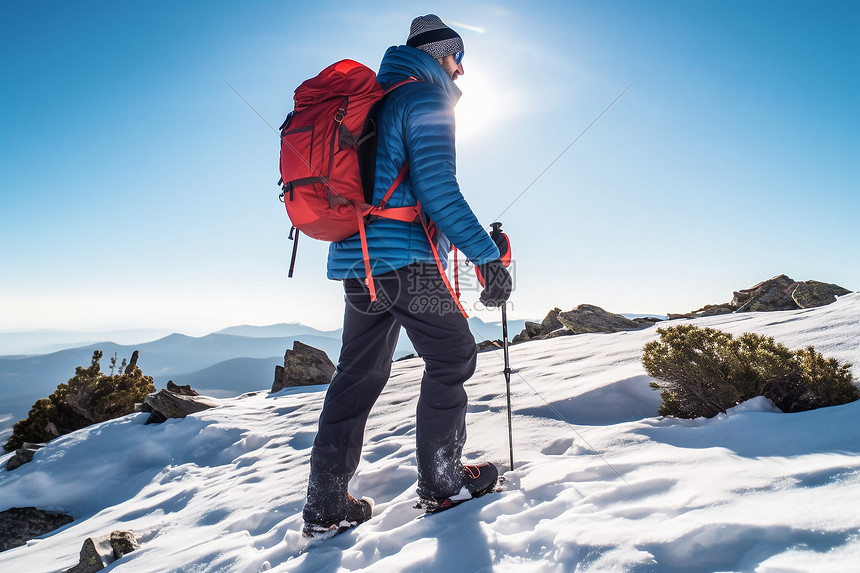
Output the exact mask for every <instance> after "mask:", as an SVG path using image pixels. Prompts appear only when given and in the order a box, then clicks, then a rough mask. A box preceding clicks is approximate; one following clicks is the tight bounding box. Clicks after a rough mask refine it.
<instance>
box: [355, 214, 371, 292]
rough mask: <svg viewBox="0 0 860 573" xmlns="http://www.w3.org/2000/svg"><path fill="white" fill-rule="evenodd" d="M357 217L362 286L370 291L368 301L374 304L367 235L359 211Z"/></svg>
mask: <svg viewBox="0 0 860 573" xmlns="http://www.w3.org/2000/svg"><path fill="white" fill-rule="evenodd" d="M355 215H356V217H358V235H359V237H360V238H361V255H362V257H363V258H364V284H366V285H367V289H368V290H369V291H370V300H372V301H374V302H376V286H375V285H374V284H373V274H371V272H370V253H369V252H368V250H367V233H365V231H364V217H362V215H361V213H360V212H359V211H356V212H355Z"/></svg>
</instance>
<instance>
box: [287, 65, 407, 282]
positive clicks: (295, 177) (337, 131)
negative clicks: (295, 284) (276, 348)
mask: <svg viewBox="0 0 860 573" xmlns="http://www.w3.org/2000/svg"><path fill="white" fill-rule="evenodd" d="M410 81H417V80H416V79H415V78H410V79H408V80H405V81H403V82H400V83H398V84H395V85H394V86H392V87H390V88H389V89H388V90H383V89H382V87H381V86H380V85H379V83H378V82H377V81H376V74H375V73H374V72H373V70H371V69H370V68H368V67H366V66H364V65H362V64H360V63H358V62H355V61H353V60H341V61H340V62H337V63H335V64H332V65H331V66H329V67H327V68H326V69H324V70H323V71H322V72H320V73H319V75H318V76H316V77H314V78H311V79H309V80H307V81H305V82H304V83H302V85H300V86H299V87H298V88H296V93H295V97H294V100H295V109H294V110H293V111H292V112H291V113H290V114H289V115H288V116H287V119H286V120H285V121H284V123H283V124H282V125H281V130H280V131H281V158H280V171H281V181H280V183H281V185H282V189H283V190H282V193H281V199H282V200H283V202H284V204H285V205H286V208H287V214H288V215H289V217H290V221H291V222H292V224H293V227H294V230H298V231H301V232H302V233H304V234H306V235H307V236H309V237H312V238H314V239H319V240H322V241H341V240H343V239H346V238H347V237H350V236H352V235H355V234H356V233H360V234H361V239H362V250H363V251H364V252H365V267H366V269H367V271H368V276H369V268H367V267H369V261H368V257H367V242H366V237H365V233H364V223H365V221H366V220H367V219H368V218H369V217H370V216H371V215H372V216H374V217H385V218H388V219H397V220H401V221H408V222H412V221H414V220H415V219H416V217H417V216H418V211H417V209H416V208H415V207H402V208H386V207H385V203H386V202H387V201H388V199H389V198H390V197H391V195H392V194H393V193H394V191H395V189H397V186H398V185H399V184H400V182H401V181H402V180H403V178H404V177H405V176H406V173H407V172H408V170H409V165H408V164H407V163H404V165H403V167H402V168H401V170H400V173H398V175H397V177H396V178H395V180H394V181H393V182H392V183H391V185H390V187H389V188H388V191H387V192H386V193H385V196H384V198H383V199H382V201H381V202H380V203H379V204H378V205H376V206H374V205H371V204H370V201H371V200H372V199H371V196H372V194H373V171H374V168H375V162H376V157H375V136H376V131H375V121H372V122H369V121H368V117H369V116H371V117H372V116H373V115H375V113H376V109H373V108H374V105H375V104H377V103H378V102H381V101H382V98H383V96H385V95H386V94H387V93H389V92H391V91H392V90H393V89H395V88H397V87H399V86H400V85H403V84H405V83H408V82H410ZM372 109H373V112H372ZM290 237H291V238H293V241H294V244H293V261H292V262H291V264H290V276H292V271H293V267H294V264H295V248H296V245H297V244H298V235H295V237H294V236H293V232H291V233H290Z"/></svg>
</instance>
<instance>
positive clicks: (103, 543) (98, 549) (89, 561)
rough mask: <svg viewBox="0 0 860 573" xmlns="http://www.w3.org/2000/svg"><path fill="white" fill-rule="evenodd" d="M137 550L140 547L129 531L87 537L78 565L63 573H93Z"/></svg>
mask: <svg viewBox="0 0 860 573" xmlns="http://www.w3.org/2000/svg"><path fill="white" fill-rule="evenodd" d="M137 549H140V545H139V544H138V543H137V540H136V539H135V538H134V534H133V533H132V532H131V531H112V532H111V534H110V535H101V536H99V537H88V538H86V539H85V540H84V544H83V546H82V547H81V553H80V557H79V558H78V564H77V565H75V566H74V567H72V568H70V569H66V570H65V571H64V572H63V573H95V572H96V571H101V570H102V569H104V568H105V567H107V566H108V565H110V564H111V563H113V562H114V561H116V560H117V559H120V558H122V557H123V556H124V555H127V554H128V553H131V552H132V551H135V550H137Z"/></svg>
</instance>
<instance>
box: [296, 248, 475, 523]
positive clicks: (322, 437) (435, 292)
mask: <svg viewBox="0 0 860 573" xmlns="http://www.w3.org/2000/svg"><path fill="white" fill-rule="evenodd" d="M374 284H375V285H376V292H377V301H376V302H371V300H370V294H369V292H368V289H367V287H366V286H365V284H364V281H363V280H359V279H347V280H345V281H344V290H345V292H346V296H345V300H346V310H345V312H344V320H343V346H342V347H341V351H340V358H339V359H338V364H337V370H336V371H335V374H334V376H333V378H332V381H331V384H330V386H329V389H328V392H327V393H326V397H325V402H324V404H323V410H322V414H321V415H320V420H319V430H318V432H317V436H316V439H315V440H314V447H313V451H312V453H311V464H310V466H311V472H310V478H309V480H308V499H307V503H306V505H305V509H304V519H305V521H311V522H322V521H325V520H328V519H338V518H339V517H340V516H341V515H342V514H343V511H344V504H345V503H346V499H347V497H346V496H347V483H348V482H349V480H350V478H351V477H352V475H353V474H354V473H355V469H356V467H357V466H358V462H359V459H360V458H361V448H362V444H363V442H364V428H365V424H366V422H367V417H368V415H369V414H370V409H371V407H372V406H373V404H374V403H375V402H376V400H377V398H378V397H379V395H380V393H381V392H382V389H383V388H384V387H385V384H386V382H387V381H388V376H389V374H390V372H391V361H392V358H393V356H394V348H395V345H396V344H397V338H398V335H399V333H400V327H401V325H402V326H403V327H404V328H405V330H406V333H407V335H408V336H409V339H410V340H411V341H412V344H413V346H414V347H415V350H416V351H417V352H418V355H419V356H420V357H421V358H422V359H423V360H424V375H423V377H422V379H421V390H420V395H419V398H418V408H417V414H416V416H417V417H416V457H417V461H418V495H419V496H421V497H425V498H429V497H433V498H438V499H443V498H445V497H448V496H450V495H453V494H455V493H456V492H458V491H459V490H460V487H461V485H462V467H461V463H460V455H461V453H462V451H463V444H464V443H465V441H466V406H467V398H466V392H465V390H464V389H463V384H464V382H465V381H466V380H468V379H469V377H470V376H472V374H473V373H474V372H475V362H476V355H477V350H476V347H475V339H474V337H473V336H472V333H471V331H470V330H469V325H468V323H467V321H466V319H465V317H464V316H463V315H462V314H461V313H460V311H459V309H458V308H457V306H456V304H455V303H454V300H453V298H452V297H451V294H450V293H449V292H448V290H447V288H446V287H445V284H444V283H443V282H442V278H441V277H440V276H439V271H438V270H437V269H436V266H435V265H433V264H427V263H415V264H412V265H409V266H407V267H404V268H401V269H398V270H395V271H392V272H389V273H386V274H383V275H379V276H375V277H374ZM357 493H358V492H357Z"/></svg>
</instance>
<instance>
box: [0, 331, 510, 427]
mask: <svg viewBox="0 0 860 573" xmlns="http://www.w3.org/2000/svg"><path fill="white" fill-rule="evenodd" d="M524 324H525V321H524V320H510V321H508V334H509V337H513V335H514V334H516V333H518V332H520V330H522V329H523V327H524ZM469 326H470V327H471V329H472V332H473V333H474V335H475V338H476V339H477V340H478V341H479V342H480V341H482V340H495V339H500V338H501V333H502V329H501V324H500V323H485V322H483V321H482V320H480V319H478V318H470V319H469ZM133 332H140V333H141V335H142V336H145V335H146V333H147V332H148V333H151V332H153V331H122V333H121V334H122V335H123V336H125V337H128V336H129V335H130V334H131V333H133ZM63 334H64V333H61V332H56V331H51V332H42V333H38V332H32V333H16V334H3V335H0V343H3V342H4V341H10V340H16V339H15V338H14V337H15V336H18V337H19V338H18V339H17V340H18V342H17V343H16V344H17V346H18V347H19V348H23V347H24V346H26V345H29V347H32V348H46V347H54V348H59V350H56V351H52V352H47V353H37V352H32V353H26V354H16V355H0V436H3V435H4V434H5V433H6V431H7V430H8V428H9V427H11V425H12V423H14V422H15V421H17V420H19V419H21V418H24V417H26V416H27V412H28V411H29V409H30V407H31V406H32V405H33V403H34V402H35V401H36V400H38V399H39V398H45V397H47V396H48V395H50V394H51V393H52V392H53V391H54V390H55V389H56V387H57V385H58V384H60V383H62V382H66V381H67V380H68V379H69V378H71V377H72V376H73V375H74V374H75V368H76V367H77V366H87V365H89V364H90V361H91V360H92V356H93V352H94V351H95V350H101V351H102V352H103V353H104V357H103V358H102V361H101V367H102V371H103V372H107V371H108V369H109V367H110V358H111V357H112V356H114V354H116V356H117V359H118V361H122V359H123V358H130V357H131V354H132V352H134V351H135V350H137V351H139V353H140V358H139V360H138V366H140V368H141V370H142V371H143V373H144V374H146V375H148V376H152V377H153V378H154V379H155V385H156V387H157V388H163V387H164V386H165V385H166V384H167V381H168V380H173V381H174V382H176V383H177V384H190V385H191V387H192V388H194V389H195V390H197V391H198V392H200V393H201V394H207V395H210V396H214V397H229V396H236V395H238V394H241V393H243V392H249V391H253V390H262V389H267V388H270V387H271V385H272V381H273V379H274V372H275V366H276V365H278V364H282V363H283V356H284V352H285V351H286V350H287V349H289V348H292V346H293V342H295V341H296V340H300V341H301V342H303V343H305V344H309V345H311V346H314V347H316V348H319V349H321V350H323V351H324V352H325V353H326V354H328V355H329V357H330V358H331V359H332V362H336V361H337V355H338V352H339V351H340V344H341V330H332V331H322V330H317V329H314V328H311V327H309V326H305V325H302V324H273V325H270V326H249V325H244V326H232V327H229V328H225V329H223V330H220V331H218V332H215V333H212V334H208V335H206V336H201V337H193V336H186V335H184V334H175V333H174V334H169V335H167V336H163V337H162V338H158V339H157V340H152V341H151V342H144V343H141V344H117V343H115V342H107V341H106V342H90V343H84V344H81V343H77V344H76V341H79V340H81V337H84V338H83V339H84V340H86V337H88V336H92V333H90V334H81V333H65V334H66V335H67V338H66V340H67V342H63V339H62V335H63ZM40 335H41V336H42V337H43V338H41V339H40V338H39V336H40ZM22 337H23V338H22ZM22 340H23V342H21V341H22ZM5 348H6V347H4V346H0V352H5ZM413 352H414V349H413V348H412V345H411V343H410V342H409V338H408V337H407V336H405V334H402V335H401V337H400V341H399V342H398V345H397V350H396V352H395V355H394V356H395V358H399V357H402V356H406V355H408V354H411V353H413ZM5 414H12V420H11V421H10V422H8V423H7V422H3V421H2V420H3V419H4V415H5Z"/></svg>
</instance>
